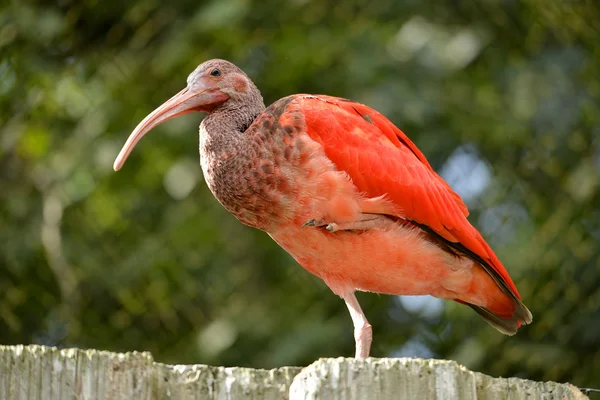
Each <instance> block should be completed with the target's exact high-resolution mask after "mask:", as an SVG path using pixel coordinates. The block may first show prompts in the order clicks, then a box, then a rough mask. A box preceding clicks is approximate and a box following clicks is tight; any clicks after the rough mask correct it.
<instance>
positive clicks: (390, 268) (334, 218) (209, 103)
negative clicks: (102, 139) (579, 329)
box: [113, 59, 532, 358]
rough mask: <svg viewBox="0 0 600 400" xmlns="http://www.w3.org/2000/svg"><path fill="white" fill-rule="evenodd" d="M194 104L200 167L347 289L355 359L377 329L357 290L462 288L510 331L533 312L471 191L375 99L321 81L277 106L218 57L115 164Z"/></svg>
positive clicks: (466, 299)
mask: <svg viewBox="0 0 600 400" xmlns="http://www.w3.org/2000/svg"><path fill="white" fill-rule="evenodd" d="M191 112H203V113H206V116H205V117H204V118H203V119H202V122H201V124H200V128H199V153H200V166H201V168H202V172H203V174H204V178H205V181H206V183H207V185H208V187H209V189H210V191H211V192H212V194H213V195H214V197H215V198H216V199H217V200H218V202H219V203H221V205H222V206H223V207H224V208H225V209H226V210H227V211H229V212H230V213H231V214H233V216H235V217H236V218H237V219H238V220H239V221H240V222H242V223H243V224H245V225H248V226H251V227H253V228H257V229H260V230H262V231H264V232H266V233H267V234H268V235H269V236H270V237H271V238H272V239H273V240H274V241H275V242H276V243H277V244H279V246H281V247H282V248H283V249H284V250H285V251H287V252H288V253H289V254H290V255H291V256H292V257H293V258H294V259H295V260H296V261H297V262H298V263H299V264H300V265H301V266H302V267H303V268H304V269H306V270H307V271H309V272H310V273H312V274H314V275H316V276H317V277H319V278H321V279H322V280H323V281H324V282H325V284H326V285H327V286H328V287H329V288H330V289H331V290H332V291H333V293H335V294H336V295H338V296H339V297H341V298H342V299H343V300H344V301H345V303H346V306H347V308H348V311H349V313H350V317H351V319H352V322H353V327H354V339H355V349H356V351H355V357H356V358H366V357H369V355H370V349H371V343H372V335H373V334H372V327H371V325H370V323H369V322H368V320H367V318H366V316H365V314H364V312H363V310H362V308H361V306H360V304H359V303H358V300H357V298H356V292H357V291H363V292H374V293H380V294H387V295H431V296H434V297H438V298H441V299H446V300H450V301H456V302H459V303H462V304H465V305H467V306H469V307H471V308H472V309H473V310H475V311H476V312H477V313H478V314H479V315H481V316H482V317H483V318H484V319H485V320H486V321H487V322H488V323H489V324H490V325H491V326H493V327H494V328H496V329H497V330H498V331H500V332H501V333H504V334H506V335H513V334H515V333H516V332H517V330H518V329H519V328H520V327H521V326H522V325H524V324H529V323H531V321H532V314H531V312H530V311H529V310H528V309H527V307H526V306H525V305H524V304H523V302H522V301H521V297H520V295H519V292H518V291H517V287H516V286H515V284H514V283H513V281H512V280H511V278H510V276H509V274H508V272H507V270H506V269H505V268H504V266H503V265H502V263H501V262H500V260H499V259H498V257H497V256H496V254H495V253H494V251H493V250H492V248H491V247H490V246H489V245H488V244H487V243H486V241H485V240H484V238H483V237H482V235H481V234H480V233H479V232H478V230H477V229H476V228H475V227H474V226H473V225H471V223H470V222H469V220H468V218H467V217H468V215H469V211H468V209H467V206H466V205H465V203H464V202H463V200H462V199H461V197H460V196H459V195H458V194H457V193H456V192H455V191H453V189H452V188H451V187H450V186H449V185H448V183H447V182H445V181H444V180H443V178H442V177H440V175H438V174H437V173H436V171H435V170H434V169H433V168H432V166H431V165H430V164H429V162H428V161H427V159H426V158H425V155H424V154H423V153H422V152H421V151H420V150H419V149H418V148H417V146H416V145H415V144H414V143H413V142H412V141H411V140H410V139H409V138H408V136H407V135H406V134H404V132H402V131H401V130H400V129H399V128H398V127H396V126H395V125H394V124H393V123H392V122H391V121H390V120H389V119H387V118H386V117H385V116H384V115H382V114H380V113H379V112H377V111H376V110H374V109H372V108H370V107H368V106H366V105H363V104H359V103H357V102H354V101H351V100H348V99H344V98H339V97H333V96H327V95H312V94H294V95H290V96H287V97H284V98H281V99H280V100H277V101H276V102H274V103H273V104H271V105H270V106H269V107H266V106H265V104H264V101H263V97H262V95H261V92H260V91H259V89H258V88H257V87H256V85H255V84H254V83H253V82H252V80H251V79H250V78H249V77H248V75H247V74H246V73H245V72H244V71H243V70H242V69H240V68H239V67H237V66H236V65H235V64H233V63H231V62H229V61H226V60H221V59H212V60H208V61H206V62H203V63H202V64H200V65H199V66H198V67H197V68H196V69H195V70H194V71H193V72H192V73H191V74H190V75H189V76H188V78H187V85H186V87H185V88H184V89H183V90H181V91H180V92H179V93H177V94H176V95H174V96H173V97H171V98H170V99H169V100H167V101H166V102H165V103H164V104H162V105H161V106H159V107H158V108H156V109H155V110H154V111H153V112H151V113H150V114H149V115H148V116H147V117H146V118H144V119H143V120H142V121H141V122H140V123H139V124H138V125H137V126H136V128H135V129H134V130H133V131H132V133H131V134H130V136H129V137H128V139H127V141H126V143H125V144H124V146H123V148H122V149H121V151H120V153H119V154H118V156H117V158H116V159H115V162H114V165H113V167H114V170H115V171H118V170H119V169H120V168H121V167H122V166H123V164H124V163H125V160H126V159H127V157H128V156H129V155H130V154H131V152H132V151H133V148H134V147H135V145H136V144H137V143H138V142H139V140H140V139H141V138H142V137H143V136H144V135H145V134H146V133H147V132H149V131H150V130H152V129H153V128H154V127H156V126H157V125H159V124H162V123H164V122H165V121H167V120H170V119H172V118H176V117H178V116H180V115H183V114H187V113H191Z"/></svg>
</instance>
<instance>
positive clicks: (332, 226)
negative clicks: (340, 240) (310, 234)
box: [302, 219, 343, 232]
mask: <svg viewBox="0 0 600 400" xmlns="http://www.w3.org/2000/svg"><path fill="white" fill-rule="evenodd" d="M307 226H311V227H314V228H325V229H326V230H328V231H329V232H336V231H339V230H343V228H340V225H338V224H336V223H335V222H332V223H327V222H325V221H323V220H321V219H319V220H317V219H311V220H309V221H306V222H305V223H304V224H303V225H302V227H303V228H305V227H307Z"/></svg>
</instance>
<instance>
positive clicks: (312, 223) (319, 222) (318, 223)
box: [302, 219, 327, 228]
mask: <svg viewBox="0 0 600 400" xmlns="http://www.w3.org/2000/svg"><path fill="white" fill-rule="evenodd" d="M325 225H327V223H326V222H325V221H323V220H322V219H311V220H308V221H306V222H305V223H304V224H303V225H302V227H303V228H306V227H307V226H312V227H315V228H320V227H322V226H325Z"/></svg>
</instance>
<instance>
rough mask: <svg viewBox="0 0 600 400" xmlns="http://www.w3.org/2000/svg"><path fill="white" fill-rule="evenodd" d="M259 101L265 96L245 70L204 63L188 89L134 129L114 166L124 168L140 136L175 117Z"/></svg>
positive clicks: (191, 77)
mask: <svg viewBox="0 0 600 400" xmlns="http://www.w3.org/2000/svg"><path fill="white" fill-rule="evenodd" d="M257 104H258V107H259V106H262V104H263V103H262V96H261V95H260V92H259V91H258V89H257V88H256V86H255V85H254V83H253V82H252V81H251V80H250V78H248V76H247V75H246V74H245V73H244V71H242V70H241V69H239V68H238V67H237V66H235V65H234V64H233V63H230V62H229V61H225V60H219V59H214V60H209V61H206V62H203V63H202V64H200V65H199V66H198V67H197V68H196V69H195V70H194V72H192V73H191V74H190V75H189V76H188V79H187V87H186V88H185V89H183V90H182V91H180V92H179V93H177V94H176V95H175V96H173V97H171V98H170V99H169V100H167V101H166V102H165V103H163V104H162V105H161V106H160V107H158V108H157V109H156V110H154V111H152V112H151V113H150V114H149V115H148V116H147V117H146V118H144V119H143V120H142V122H140V123H139V124H138V126H137V127H136V128H135V129H134V130H133V132H131V135H129V138H128V139H127V142H126V143H125V145H124V146H123V148H122V149H121V152H120V153H119V155H118V156H117V159H116V160H115V162H114V165H113V168H114V169H115V171H118V170H119V169H121V167H122V166H123V164H124V163H125V160H126V159H127V157H128V156H129V154H130V153H131V152H132V151H133V148H134V147H135V145H136V144H137V143H138V142H139V141H140V139H141V138H142V137H143V136H144V135H145V134H146V133H148V132H149V131H150V130H152V129H153V128H154V127H156V126H157V125H160V124H162V123H163V122H165V121H167V120H169V119H171V118H175V117H178V116H180V115H183V114H187V113H190V112H194V111H198V112H207V113H211V112H214V111H216V110H218V109H222V108H239V106H240V105H242V106H246V107H250V108H252V107H257V106H256V105H257ZM263 107H264V106H263Z"/></svg>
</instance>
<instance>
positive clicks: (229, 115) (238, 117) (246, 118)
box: [202, 98, 265, 143]
mask: <svg viewBox="0 0 600 400" xmlns="http://www.w3.org/2000/svg"><path fill="white" fill-rule="evenodd" d="M264 110H265V105H264V103H263V102H262V98H261V99H260V101H256V102H253V103H252V104H239V105H238V104H235V103H233V104H231V105H228V106H227V107H220V108H217V109H216V110H214V111H213V112H212V113H210V114H209V115H207V116H206V117H205V118H204V120H203V121H202V126H203V127H204V131H205V132H206V134H208V138H207V139H209V140H210V141H219V142H220V141H221V140H223V141H226V142H232V143H233V142H235V141H236V140H238V139H241V138H243V135H242V133H244V132H245V131H246V129H248V127H249V126H250V125H251V124H252V122H253V121H254V119H256V117H257V116H258V115H259V114H260V113H262V112H263V111H264ZM219 139H221V140H219Z"/></svg>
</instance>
